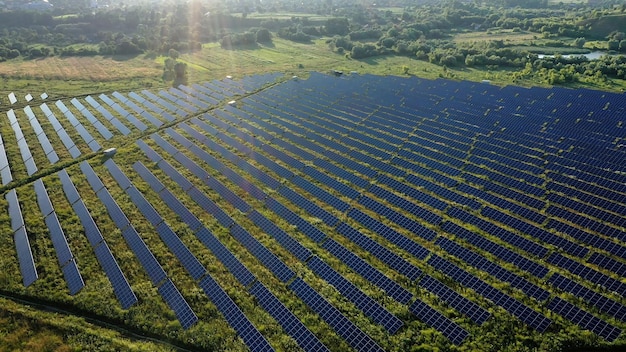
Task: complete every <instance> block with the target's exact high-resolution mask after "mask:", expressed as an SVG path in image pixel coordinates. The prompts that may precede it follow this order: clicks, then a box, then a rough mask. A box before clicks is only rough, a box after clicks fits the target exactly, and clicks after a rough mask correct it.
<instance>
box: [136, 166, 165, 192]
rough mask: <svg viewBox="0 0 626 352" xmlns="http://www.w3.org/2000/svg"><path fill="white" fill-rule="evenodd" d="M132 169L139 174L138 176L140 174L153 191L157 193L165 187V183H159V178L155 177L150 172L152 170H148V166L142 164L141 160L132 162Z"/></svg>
mask: <svg viewBox="0 0 626 352" xmlns="http://www.w3.org/2000/svg"><path fill="white" fill-rule="evenodd" d="M133 169H134V170H135V171H136V172H137V173H138V174H139V176H141V178H142V179H143V180H144V181H145V182H147V183H148V185H149V186H150V188H152V190H153V191H155V192H157V193H159V192H161V191H162V190H163V189H165V185H163V183H161V181H159V179H158V178H156V177H155V176H154V175H153V174H152V172H150V170H148V168H146V166H145V165H144V164H142V163H141V162H139V161H137V162H136V163H134V164H133Z"/></svg>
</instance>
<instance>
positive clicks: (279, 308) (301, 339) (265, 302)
mask: <svg viewBox="0 0 626 352" xmlns="http://www.w3.org/2000/svg"><path fill="white" fill-rule="evenodd" d="M250 293H251V294H252V295H254V296H255V297H256V299H257V301H258V302H259V304H260V305H261V307H263V309H265V310H266V311H267V312H269V313H270V315H271V316H272V317H273V318H274V319H276V321H277V322H278V323H279V324H280V326H281V327H282V328H283V330H285V332H287V333H288V334H289V335H290V336H291V337H293V339H294V340H296V342H297V343H298V345H299V346H300V348H302V349H303V350H304V351H310V352H317V351H322V352H323V351H328V348H327V347H326V346H324V344H322V343H321V342H320V340H319V339H318V338H317V337H316V336H315V335H313V333H311V331H310V330H309V329H307V328H306V326H304V324H302V322H301V321H300V320H299V319H298V317H296V316H295V315H293V313H291V311H290V310H289V309H287V307H285V306H284V305H283V304H282V303H281V302H280V301H279V300H278V299H277V298H276V296H274V295H273V294H272V293H271V292H270V291H269V290H268V289H267V288H266V287H265V286H263V284H262V283H260V282H256V283H255V284H254V285H253V286H252V288H250Z"/></svg>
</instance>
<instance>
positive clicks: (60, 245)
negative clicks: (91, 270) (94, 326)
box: [34, 179, 85, 295]
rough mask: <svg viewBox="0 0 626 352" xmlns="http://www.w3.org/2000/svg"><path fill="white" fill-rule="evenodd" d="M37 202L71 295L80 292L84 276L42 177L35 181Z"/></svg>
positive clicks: (83, 284)
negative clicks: (81, 273)
mask: <svg viewBox="0 0 626 352" xmlns="http://www.w3.org/2000/svg"><path fill="white" fill-rule="evenodd" d="M34 187H35V193H36V195H37V203H38V204H39V209H40V210H41V214H42V215H43V218H44V221H45V223H46V226H47V227H48V231H49V233H50V238H51V240H52V245H53V247H54V250H55V252H56V255H57V260H58V262H59V267H60V268H61V271H62V272H63V276H64V277H65V282H66V283H67V285H68V288H69V291H70V294H71V295H75V294H76V293H78V292H79V291H80V290H81V289H82V288H83V287H84V286H85V283H84V282H83V278H82V276H81V275H80V272H79V270H78V266H77V264H76V261H75V259H74V256H73V255H72V251H71V250H70V247H69V245H68V243H67V239H66V237H65V233H64V231H63V229H62V228H61V224H60V223H59V219H58V218H57V215H56V211H55V210H54V207H53V206H52V203H51V202H50V197H49V196H48V192H47V191H46V188H45V186H44V184H43V181H42V180H41V179H38V180H37V181H35V182H34Z"/></svg>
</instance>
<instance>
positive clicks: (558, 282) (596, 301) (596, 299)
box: [548, 273, 626, 321]
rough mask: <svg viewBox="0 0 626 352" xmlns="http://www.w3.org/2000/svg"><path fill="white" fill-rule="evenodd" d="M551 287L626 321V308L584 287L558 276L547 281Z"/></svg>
mask: <svg viewBox="0 0 626 352" xmlns="http://www.w3.org/2000/svg"><path fill="white" fill-rule="evenodd" d="M548 282H550V284H551V285H553V286H554V287H558V288H559V289H561V290H563V291H566V292H569V293H571V294H573V295H575V296H577V297H580V298H582V299H584V300H585V301H587V302H588V303H589V304H591V305H593V306H594V307H596V308H598V310H599V311H601V312H603V313H606V314H608V315H611V316H613V317H615V318H617V319H619V320H621V321H626V306H623V305H622V304H620V303H618V302H616V301H614V300H612V299H609V298H606V297H604V296H603V295H601V294H599V293H597V292H595V291H592V290H590V289H588V288H586V287H585V286H583V285H581V284H579V283H576V282H574V281H572V280H570V279H568V278H566V277H564V276H562V275H560V274H556V273H555V274H554V275H552V276H551V277H550V279H549V280H548Z"/></svg>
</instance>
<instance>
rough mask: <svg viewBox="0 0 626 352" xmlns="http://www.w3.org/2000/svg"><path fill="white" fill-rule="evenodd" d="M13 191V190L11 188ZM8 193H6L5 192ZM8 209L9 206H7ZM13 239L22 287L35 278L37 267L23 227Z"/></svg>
mask: <svg viewBox="0 0 626 352" xmlns="http://www.w3.org/2000/svg"><path fill="white" fill-rule="evenodd" d="M11 191H12V192H14V191H15V190H11ZM7 194H8V193H7ZM9 209H10V208H9ZM13 240H14V241H15V251H16V252H17V260H18V262H19V264H20V273H21V274H22V283H23V284H24V287H28V286H30V285H31V284H32V283H33V282H35V280H37V278H38V277H39V276H38V275H37V269H36V268H35V260H34V259H33V253H32V252H31V250H30V243H29V241H28V235H27V233H26V228H25V227H20V228H19V229H17V231H15V233H14V235H13Z"/></svg>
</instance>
